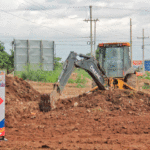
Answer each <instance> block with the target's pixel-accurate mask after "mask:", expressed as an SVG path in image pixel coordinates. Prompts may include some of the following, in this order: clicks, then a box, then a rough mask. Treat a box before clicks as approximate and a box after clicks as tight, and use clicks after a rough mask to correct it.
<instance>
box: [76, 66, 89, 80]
mask: <svg viewBox="0 0 150 150" xmlns="http://www.w3.org/2000/svg"><path fill="white" fill-rule="evenodd" d="M74 72H75V73H77V74H78V75H79V76H81V75H82V76H83V77H85V78H89V79H92V77H91V76H90V75H89V74H88V73H87V72H86V71H85V70H83V69H80V68H77V69H75V71H74Z"/></svg>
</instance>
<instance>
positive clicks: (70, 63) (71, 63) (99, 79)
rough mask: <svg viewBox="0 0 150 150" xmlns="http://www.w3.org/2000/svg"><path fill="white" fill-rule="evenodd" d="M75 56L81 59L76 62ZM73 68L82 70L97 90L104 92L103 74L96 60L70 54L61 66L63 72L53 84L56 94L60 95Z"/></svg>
mask: <svg viewBox="0 0 150 150" xmlns="http://www.w3.org/2000/svg"><path fill="white" fill-rule="evenodd" d="M77 56H79V57H80V58H83V59H81V60H77ZM74 68H82V69H84V70H85V71H86V72H88V74H89V75H90V76H91V77H92V78H93V80H94V81H95V83H96V84H97V86H98V87H99V89H100V90H105V87H104V77H103V76H104V75H105V72H104V71H103V69H102V68H101V67H100V65H99V63H98V62H97V60H96V59H95V58H94V57H91V56H86V55H83V54H80V55H77V54H76V53H75V52H70V54H69V56H68V58H67V59H66V61H65V63H64V65H63V70H62V72H61V74H60V76H59V79H58V82H57V83H55V84H54V89H57V92H59V93H61V92H62V91H63V89H64V87H65V85H66V83H67V81H68V79H69V77H70V76H71V73H72V72H73V70H74Z"/></svg>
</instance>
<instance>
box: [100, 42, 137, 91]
mask: <svg viewBox="0 0 150 150" xmlns="http://www.w3.org/2000/svg"><path fill="white" fill-rule="evenodd" d="M129 48H130V43H100V44H98V50H99V63H100V66H101V67H102V68H103V69H104V70H105V73H106V76H107V77H108V78H113V80H110V81H112V82H114V83H116V85H117V86H118V87H119V88H120V89H123V88H124V87H123V84H125V82H127V84H128V86H129V85H130V86H131V88H135V78H136V74H135V69H134V68H133V67H131V59H130V49H129ZM131 78H132V79H131ZM131 80H132V81H134V83H133V82H132V85H131V82H130V81H131ZM118 82H119V83H118ZM119 84H120V85H121V86H119Z"/></svg>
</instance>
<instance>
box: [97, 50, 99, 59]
mask: <svg viewBox="0 0 150 150" xmlns="http://www.w3.org/2000/svg"><path fill="white" fill-rule="evenodd" d="M96 60H99V49H97V50H96Z"/></svg>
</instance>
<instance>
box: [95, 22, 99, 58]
mask: <svg viewBox="0 0 150 150" xmlns="http://www.w3.org/2000/svg"><path fill="white" fill-rule="evenodd" d="M97 21H99V20H98V19H95V20H94V57H95V56H96V53H95V50H96V22H97Z"/></svg>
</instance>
